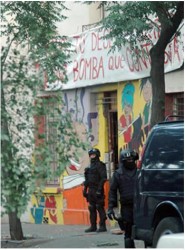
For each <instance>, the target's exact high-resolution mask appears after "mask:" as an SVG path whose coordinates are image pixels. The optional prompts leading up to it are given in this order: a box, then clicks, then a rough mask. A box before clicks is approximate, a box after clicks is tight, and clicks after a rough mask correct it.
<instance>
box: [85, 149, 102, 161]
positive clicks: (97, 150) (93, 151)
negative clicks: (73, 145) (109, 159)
mask: <svg viewBox="0 0 185 250" xmlns="http://www.w3.org/2000/svg"><path fill="white" fill-rule="evenodd" d="M88 154H89V157H90V156H91V155H95V157H94V158H91V157H90V158H91V159H90V161H91V163H94V162H97V161H99V157H100V150H99V149H97V148H92V149H90V150H89V151H88Z"/></svg>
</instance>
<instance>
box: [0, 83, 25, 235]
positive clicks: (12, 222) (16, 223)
mask: <svg viewBox="0 0 185 250" xmlns="http://www.w3.org/2000/svg"><path fill="white" fill-rule="evenodd" d="M1 111H2V119H1V129H2V130H1V131H2V133H3V134H5V135H7V136H8V138H9V139H10V133H9V128H8V121H7V111H6V105H5V97H4V90H3V87H2V88H1ZM8 143H9V141H7V140H3V141H2V143H1V147H2V152H4V154H3V156H4V159H3V160H4V163H5V167H6V164H7V162H8V161H9V162H12V161H13V154H12V150H11V147H9V145H8ZM5 152H6V154H5ZM8 174H10V173H7V172H5V171H4V169H2V176H3V177H4V178H8V176H7V175H8ZM12 192H14V190H13V191H12ZM6 201H7V203H8V204H9V205H10V206H11V200H10V199H9V197H6ZM8 217H9V227H10V237H11V239H12V240H23V238H24V237H23V231H22V226H21V221H20V219H19V218H18V217H17V213H16V212H9V214H8Z"/></svg>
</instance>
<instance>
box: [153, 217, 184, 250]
mask: <svg viewBox="0 0 185 250" xmlns="http://www.w3.org/2000/svg"><path fill="white" fill-rule="evenodd" d="M179 232H183V225H182V222H181V220H180V219H179V218H177V217H166V218H164V219H162V220H161V221H160V222H159V224H158V225H157V227H156V229H155V232H154V236H153V245H152V246H153V247H154V248H156V246H157V242H158V240H159V238H160V237H161V236H162V235H164V234H172V233H179Z"/></svg>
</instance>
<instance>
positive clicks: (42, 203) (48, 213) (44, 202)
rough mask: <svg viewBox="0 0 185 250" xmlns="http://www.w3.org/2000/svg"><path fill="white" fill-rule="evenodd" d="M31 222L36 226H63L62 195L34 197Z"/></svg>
mask: <svg viewBox="0 0 185 250" xmlns="http://www.w3.org/2000/svg"><path fill="white" fill-rule="evenodd" d="M32 204H33V207H32V208H31V222H33V223H35V224H42V223H46V224H62V222H63V218H62V217H63V215H62V207H63V204H62V195H61V194H60V195H59V194H57V195H53V194H43V196H41V197H38V196H37V195H33V196H32Z"/></svg>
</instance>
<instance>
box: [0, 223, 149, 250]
mask: <svg viewBox="0 0 185 250" xmlns="http://www.w3.org/2000/svg"><path fill="white" fill-rule="evenodd" d="M22 227H23V232H24V236H25V237H27V238H28V240H25V241H22V242H10V241H8V243H7V242H6V239H7V238H8V237H9V225H8V224H2V225H1V236H2V245H1V248H124V240H123V237H124V236H123V235H115V234H112V232H111V230H110V228H108V231H107V232H104V233H88V234H87V233H84V230H85V229H86V228H87V226H83V225H47V224H37V225H36V224H29V223H23V224H22ZM135 243H136V248H143V247H144V245H143V242H141V241H136V242H135Z"/></svg>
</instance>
